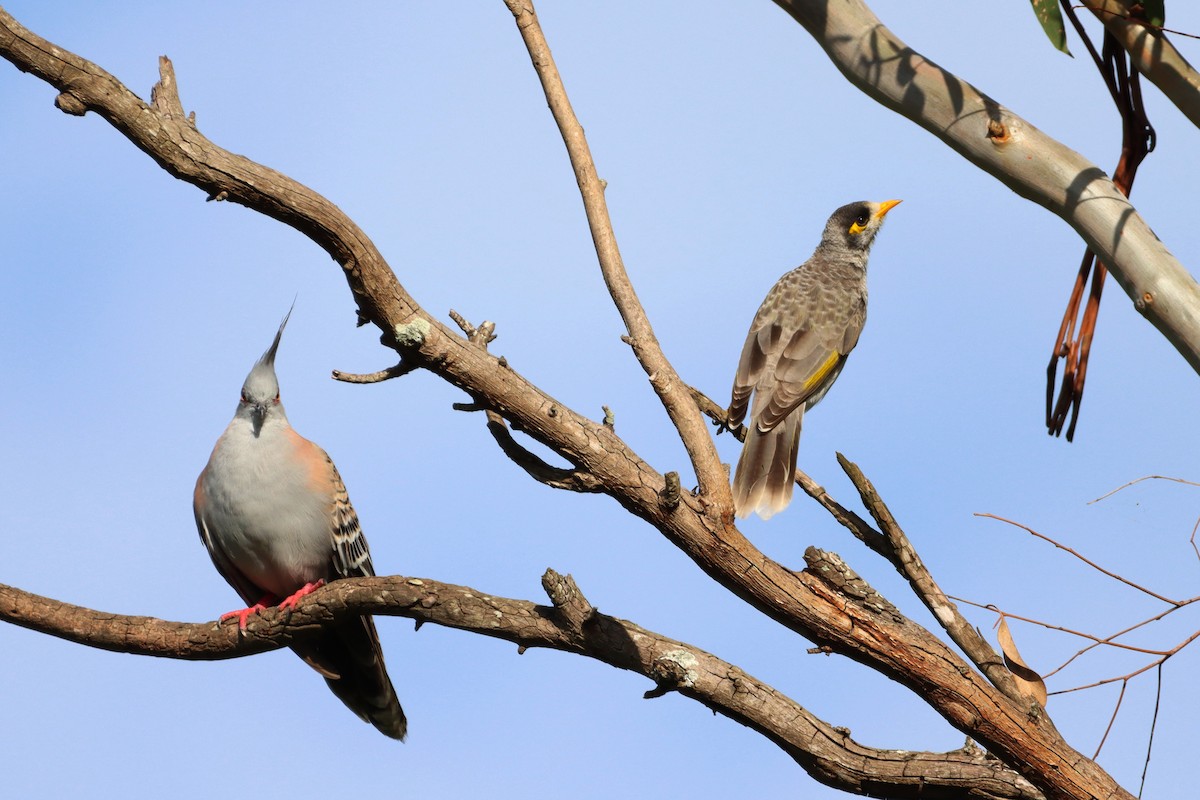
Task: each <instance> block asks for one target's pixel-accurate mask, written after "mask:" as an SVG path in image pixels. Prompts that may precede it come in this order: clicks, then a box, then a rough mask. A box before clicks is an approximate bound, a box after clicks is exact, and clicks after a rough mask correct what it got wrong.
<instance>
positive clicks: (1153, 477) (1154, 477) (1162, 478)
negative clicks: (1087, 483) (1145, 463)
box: [1088, 475, 1200, 505]
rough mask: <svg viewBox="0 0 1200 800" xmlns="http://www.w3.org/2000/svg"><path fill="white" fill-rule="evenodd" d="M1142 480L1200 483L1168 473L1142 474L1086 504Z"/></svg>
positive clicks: (1105, 497) (1198, 484)
mask: <svg viewBox="0 0 1200 800" xmlns="http://www.w3.org/2000/svg"><path fill="white" fill-rule="evenodd" d="M1142 481H1174V482H1175V483H1182V484H1185V485H1187V486H1200V483H1196V482H1195V481H1189V480H1185V479H1183V478H1172V477H1170V476H1168V475H1143V476H1142V477H1140V478H1135V479H1134V480H1131V481H1129V483H1123V484H1121V485H1120V486H1118V487H1117V488H1115V489H1113V490H1112V491H1111V492H1107V493H1106V494H1102V495H1100V496H1099V497H1097V498H1096V499H1095V500H1089V501H1088V505H1091V504H1092V503H1099V502H1100V501H1101V500H1106V499H1108V498H1109V497H1112V496H1113V495H1114V494H1116V493H1117V492H1119V491H1122V490H1123V489H1128V488H1129V487H1130V486H1134V485H1136V484H1139V483H1141V482H1142Z"/></svg>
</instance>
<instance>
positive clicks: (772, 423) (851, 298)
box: [727, 200, 900, 519]
mask: <svg viewBox="0 0 1200 800" xmlns="http://www.w3.org/2000/svg"><path fill="white" fill-rule="evenodd" d="M899 202H900V201H899V200H887V201H884V202H882V203H871V202H866V201H862V202H858V203H850V204H849V205H845V206H842V207H841V208H839V209H838V210H837V211H835V212H833V216H831V217H830V218H829V222H827V223H825V232H824V233H823V234H822V235H821V243H820V244H819V245H817V249H816V251H814V252H813V254H812V257H811V258H809V259H808V261H805V262H804V263H803V264H801V265H800V266H799V267H797V268H796V269H794V270H792V271H791V272H789V273H787V274H786V275H784V276H783V277H782V278H780V279H779V281H778V282H777V283H776V284H775V285H774V286H772V287H771V291H769V292H767V297H766V299H764V300H763V302H762V305H761V306H760V307H759V309H758V313H757V314H755V315H754V321H753V322H752V323H751V324H750V333H749V334H748V335H747V336H746V344H745V345H744V346H743V347H742V357H741V360H740V361H739V362H738V367H737V374H736V375H735V376H734V379H733V399H732V400H730V403H729V411H728V422H727V424H728V426H729V427H731V428H734V427H737V426H738V425H740V424H741V422H742V420H743V419H744V418H745V416H746V410H747V407H749V410H750V420H749V422H748V426H747V427H748V429H749V430H748V432H747V434H746V443H745V446H744V447H743V448H742V456H741V458H740V459H739V460H738V465H737V470H736V471H735V472H734V476H733V508H734V513H735V514H736V515H737V516H739V517H747V516H749V515H750V514H752V513H754V512H758V515H759V516H760V517H762V518H763V519H770V518H771V517H772V516H773V515H775V514H776V513H778V512H780V511H782V510H783V509H784V508H786V507H787V504H788V503H789V502H791V499H792V486H793V485H794V484H795V478H796V452H797V449H798V447H799V444H800V422H801V419H802V418H803V417H804V412H805V411H806V410H807V409H810V408H812V407H813V406H815V405H816V404H817V403H819V402H820V401H821V398H822V397H824V396H825V393H826V392H828V391H829V387H830V386H832V385H833V382H834V381H835V380H837V377H838V375H839V374H840V373H841V371H842V366H843V365H844V364H845V363H846V357H847V356H848V355H850V351H851V350H853V349H854V345H856V344H858V335H859V334H860V333H862V329H863V323H864V322H866V319H867V254H868V253H869V252H870V250H871V244H872V243H873V242H874V241H875V235H876V234H877V233H879V228H880V227H881V226H882V225H883V218H884V217H885V216H886V215H887V213H888V212H889V211H891V210H892V208H894V207H895V206H896V204H897V203H899ZM751 395H753V396H754V402H753V405H750V397H751Z"/></svg>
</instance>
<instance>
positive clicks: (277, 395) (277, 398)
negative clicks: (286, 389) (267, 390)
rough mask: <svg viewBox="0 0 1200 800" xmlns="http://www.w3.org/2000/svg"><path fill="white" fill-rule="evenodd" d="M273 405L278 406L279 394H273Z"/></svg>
mask: <svg viewBox="0 0 1200 800" xmlns="http://www.w3.org/2000/svg"><path fill="white" fill-rule="evenodd" d="M275 405H279V392H276V393H275Z"/></svg>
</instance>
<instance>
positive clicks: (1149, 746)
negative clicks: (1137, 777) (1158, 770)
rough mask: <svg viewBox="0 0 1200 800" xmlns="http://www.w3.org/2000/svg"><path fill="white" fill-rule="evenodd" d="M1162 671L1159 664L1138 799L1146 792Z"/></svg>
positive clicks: (1156, 721)
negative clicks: (1152, 714)
mask: <svg viewBox="0 0 1200 800" xmlns="http://www.w3.org/2000/svg"><path fill="white" fill-rule="evenodd" d="M1162 670H1163V665H1162V664H1159V665H1158V675H1157V680H1156V681H1155V690H1154V716H1152V717H1151V718H1150V735H1149V736H1148V737H1147V738H1146V760H1145V761H1144V762H1143V763H1142V781H1141V783H1140V784H1138V797H1141V796H1142V792H1144V791H1146V773H1147V772H1149V771H1150V753H1151V752H1152V751H1153V750H1154V732H1155V731H1156V730H1158V710H1159V708H1161V707H1162V683H1163V680H1162Z"/></svg>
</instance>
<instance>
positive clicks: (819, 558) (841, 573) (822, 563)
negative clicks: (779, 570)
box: [804, 547, 904, 621]
mask: <svg viewBox="0 0 1200 800" xmlns="http://www.w3.org/2000/svg"><path fill="white" fill-rule="evenodd" d="M804 562H805V563H806V564H807V565H808V571H809V572H811V573H812V574H813V575H815V576H816V577H818V578H820V579H821V582H822V583H824V584H825V585H826V586H829V587H830V588H832V589H833V590H834V591H836V592H837V593H838V594H841V595H843V596H844V597H847V598H849V599H850V600H853V601H854V602H855V603H856V604H858V605H861V606H863V607H865V608H868V609H870V610H872V611H874V612H876V613H877V614H887V615H890V616H891V617H892V618H893V619H895V620H897V621H899V620H901V619H903V618H904V615H903V614H901V613H900V610H899V609H898V608H896V607H895V606H894V605H892V604H891V603H889V602H888V601H887V598H885V597H884V596H883V595H881V594H880V593H879V592H877V591H875V589H874V588H873V587H872V586H871V584H869V583H867V582H866V581H865V580H863V579H862V577H861V576H860V575H859V574H858V573H857V572H855V571H854V570H852V569H850V567H849V566H848V565H847V564H846V562H845V561H843V560H842V557H841V556H839V555H838V554H837V553H831V552H828V551H826V550H821V549H819V548H817V547H809V548H808V549H807V550H805V551H804Z"/></svg>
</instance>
